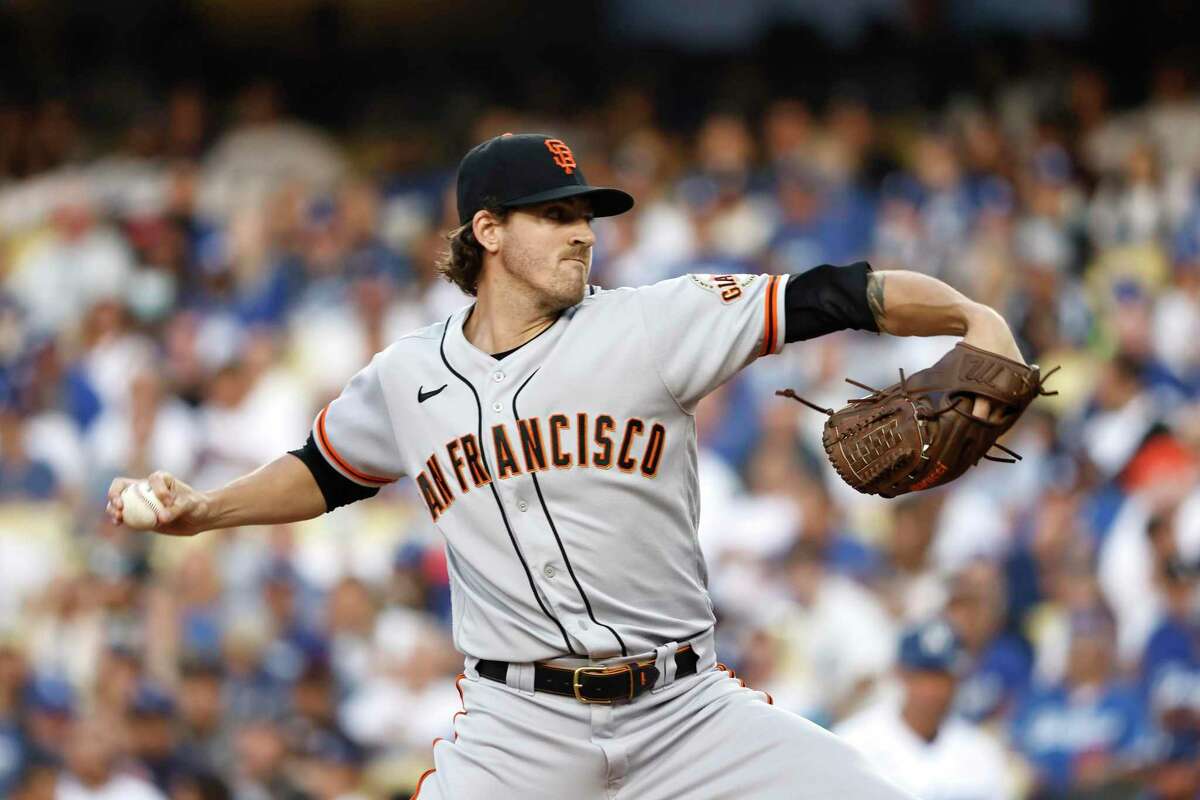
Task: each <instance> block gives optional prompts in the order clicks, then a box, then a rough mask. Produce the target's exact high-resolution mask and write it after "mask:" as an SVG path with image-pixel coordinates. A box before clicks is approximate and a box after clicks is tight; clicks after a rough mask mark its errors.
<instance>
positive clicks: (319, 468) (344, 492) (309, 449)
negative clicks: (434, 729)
mask: <svg viewBox="0 0 1200 800" xmlns="http://www.w3.org/2000/svg"><path fill="white" fill-rule="evenodd" d="M288 452H289V453H291V454H292V455H294V456H295V457H296V458H298V459H300V460H301V461H302V462H304V466H306V467H308V471H309V472H311V473H312V476H313V478H314V479H316V481H317V486H318V487H320V489H321V495H322V496H324V498H325V511H326V512H329V511H333V510H334V509H335V508H338V507H340V506H346V505H350V504H351V503H354V502H356V501H358V500H366V499H367V498H368V497H374V496H375V495H377V494H379V487H377V486H362V485H360V484H357V483H355V482H354V481H352V480H350V479H349V478H347V477H346V476H345V475H343V474H342V473H340V472H338V471H337V470H336V469H334V468H333V467H331V466H329V462H328V461H326V460H325V456H323V455H321V451H320V450H318V449H317V443H316V442H315V441H314V440H313V436H312V434H311V433H310V434H309V435H308V441H307V442H305V443H304V447H301V448H300V449H299V450H289V451H288Z"/></svg>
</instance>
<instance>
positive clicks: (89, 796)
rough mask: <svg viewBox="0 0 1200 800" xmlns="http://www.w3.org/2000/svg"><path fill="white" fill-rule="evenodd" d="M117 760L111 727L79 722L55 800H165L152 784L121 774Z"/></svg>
mask: <svg viewBox="0 0 1200 800" xmlns="http://www.w3.org/2000/svg"><path fill="white" fill-rule="evenodd" d="M118 756H119V752H118V750H117V745H116V742H115V740H114V736H113V730H112V725H111V724H107V725H106V724H105V723H104V722H103V721H101V720H99V719H95V718H93V719H82V720H79V721H78V722H76V723H75V725H74V727H73V728H72V730H71V734H70V737H69V739H68V742H67V758H66V767H65V769H64V770H63V771H62V773H60V775H59V780H58V785H57V788H56V789H55V793H54V800H166V798H165V797H164V796H163V795H162V793H160V792H159V791H158V790H157V789H155V788H154V786H153V784H150V783H147V782H146V781H144V780H142V779H141V778H136V777H134V776H133V775H123V774H120V773H118V772H117V770H116V765H117V758H118Z"/></svg>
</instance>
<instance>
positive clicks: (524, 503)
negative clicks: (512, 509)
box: [517, 500, 529, 511]
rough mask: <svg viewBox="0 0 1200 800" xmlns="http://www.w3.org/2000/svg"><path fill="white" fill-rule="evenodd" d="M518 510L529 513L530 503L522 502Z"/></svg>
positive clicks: (519, 503) (518, 504)
mask: <svg viewBox="0 0 1200 800" xmlns="http://www.w3.org/2000/svg"><path fill="white" fill-rule="evenodd" d="M517 508H519V509H521V510H522V511H528V510H529V503H526V502H525V501H524V500H521V501H519V502H518V503H517Z"/></svg>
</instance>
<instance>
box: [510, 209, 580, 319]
mask: <svg viewBox="0 0 1200 800" xmlns="http://www.w3.org/2000/svg"><path fill="white" fill-rule="evenodd" d="M595 243H596V235H595V234H594V233H593V232H592V209H591V205H590V204H589V203H588V202H587V201H586V200H582V199H580V198H569V199H567V200H555V201H552V202H549V203H542V204H541V205H536V206H528V207H526V208H521V209H517V210H515V211H513V212H512V213H511V214H509V216H508V219H507V220H506V221H505V224H504V238H503V244H502V248H501V253H500V255H501V257H502V259H503V263H504V266H505V268H506V270H507V271H508V272H509V273H510V274H511V276H512V277H513V278H515V279H516V280H517V282H518V283H520V284H522V285H524V286H525V287H526V288H527V289H528V290H530V291H531V292H532V293H533V294H534V295H535V296H536V297H537V301H538V304H539V305H541V306H543V307H545V308H546V309H547V310H550V311H559V310H561V309H564V308H569V307H571V306H573V305H575V304H576V303H578V302H579V301H580V300H582V299H583V293H584V291H585V290H586V288H587V279H588V273H589V272H591V269H592V246H593V245H594V244H595Z"/></svg>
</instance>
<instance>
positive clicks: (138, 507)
mask: <svg viewBox="0 0 1200 800" xmlns="http://www.w3.org/2000/svg"><path fill="white" fill-rule="evenodd" d="M121 504H122V510H121V517H122V519H124V521H125V524H126V525H128V526H129V527H130V528H133V529H134V530H136V531H147V530H150V529H151V528H153V527H155V526H157V525H158V514H159V512H161V511H162V510H163V507H162V503H160V502H158V498H157V497H155V496H154V490H153V489H151V488H150V481H138V482H137V483H131V484H129V485H128V486H126V487H125V491H123V492H121Z"/></svg>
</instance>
